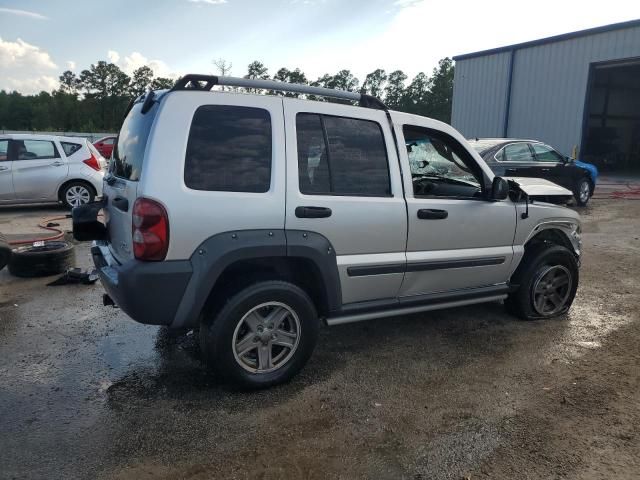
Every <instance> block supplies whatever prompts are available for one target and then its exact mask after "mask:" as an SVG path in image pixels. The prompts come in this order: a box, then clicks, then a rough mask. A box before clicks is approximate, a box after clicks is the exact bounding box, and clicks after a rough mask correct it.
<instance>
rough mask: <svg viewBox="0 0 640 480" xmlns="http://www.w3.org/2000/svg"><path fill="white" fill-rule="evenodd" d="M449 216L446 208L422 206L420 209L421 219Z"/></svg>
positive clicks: (440, 218) (437, 218)
mask: <svg viewBox="0 0 640 480" xmlns="http://www.w3.org/2000/svg"><path fill="white" fill-rule="evenodd" d="M448 216H449V212H447V211H446V210H436V209H434V208H421V209H420V210H418V218H419V219H420V220H442V219H444V218H447V217H448Z"/></svg>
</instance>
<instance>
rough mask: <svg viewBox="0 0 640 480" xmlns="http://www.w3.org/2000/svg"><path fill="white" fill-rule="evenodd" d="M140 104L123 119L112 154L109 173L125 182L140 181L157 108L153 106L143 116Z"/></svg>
mask: <svg viewBox="0 0 640 480" xmlns="http://www.w3.org/2000/svg"><path fill="white" fill-rule="evenodd" d="M141 109H142V103H141V102H140V103H137V104H135V105H134V106H133V108H132V109H131V111H130V112H129V114H128V115H127V118H125V120H124V123H123V124H122V128H121V129H120V134H119V135H118V139H117V141H116V144H115V147H114V149H113V153H112V156H111V158H112V160H113V161H112V162H111V165H112V167H111V169H112V170H111V173H113V175H115V176H116V177H120V178H124V179H126V180H132V181H134V182H135V181H138V180H140V172H141V171H142V162H143V160H144V151H145V148H146V146H147V139H148V138H149V132H150V131H151V125H152V124H153V119H154V118H155V116H156V113H157V111H158V107H157V105H156V104H153V106H152V107H151V110H149V111H148V112H147V113H145V114H144V115H143V114H142V113H140V110H141Z"/></svg>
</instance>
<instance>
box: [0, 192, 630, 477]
mask: <svg viewBox="0 0 640 480" xmlns="http://www.w3.org/2000/svg"><path fill="white" fill-rule="evenodd" d="M60 212H61V210H60V209H57V208H53V207H50V208H45V209H43V208H40V209H34V208H28V209H17V208H13V209H4V210H0V230H3V231H5V232H6V233H9V232H12V231H13V232H15V231H21V232H25V233H26V232H28V231H30V230H31V231H36V230H34V229H33V227H32V225H33V224H35V223H36V221H37V220H39V219H40V218H41V217H43V216H55V215H58V214H59V213H60ZM581 213H582V214H583V215H584V222H585V225H584V232H585V233H584V242H585V251H586V253H585V255H584V260H583V268H582V270H581V286H580V289H579V292H578V296H577V298H576V302H575V304H574V307H573V308H572V310H571V311H570V313H569V315H568V316H567V317H566V318H561V319H558V320H554V321H544V322H528V323H527V322H522V321H518V320H515V319H513V318H511V317H509V316H508V315H506V314H505V313H504V311H503V309H502V306H501V305H500V304H487V305H483V306H473V307H468V308H462V309H456V310H447V311H441V312H430V313H426V314H421V315H414V316H411V317H405V318H391V319H386V320H377V321H372V322H369V323H362V324H352V325H344V326H339V327H333V328H331V329H329V328H324V329H323V331H322V334H321V337H320V342H319V345H318V347H317V349H316V353H315V354H314V356H313V358H312V360H311V362H310V363H309V365H308V366H307V367H306V368H305V370H304V371H303V373H302V374H301V375H300V376H299V377H298V378H297V379H295V380H294V381H293V382H292V383H290V384H288V385H286V386H283V387H280V388H275V389H272V390H269V391H263V392H258V393H236V392H233V391H230V390H229V389H227V388H224V387H222V386H220V385H218V384H217V383H216V379H215V378H214V377H212V376H211V375H210V374H209V373H207V371H206V370H205V369H204V368H203V365H202V363H201V361H200V358H199V352H198V349H197V347H196V346H195V343H194V341H193V335H187V336H184V337H180V338H178V339H172V338H169V336H168V335H167V333H166V331H164V330H162V329H158V328H156V327H149V326H143V325H138V324H136V323H134V322H133V321H131V320H129V319H128V318H127V317H126V316H125V315H124V314H123V313H122V312H120V311H119V310H116V309H111V308H106V307H102V306H100V301H101V294H102V290H101V287H100V286H99V285H95V286H90V287H89V286H61V287H46V286H45V284H46V283H47V282H48V281H50V279H37V280H20V279H15V278H12V277H10V276H9V275H8V273H7V272H6V269H5V270H4V271H2V272H0V422H1V425H0V426H1V431H2V435H1V436H0V477H2V478H95V477H99V478H118V479H129V478H131V479H133V478H135V479H140V478H142V479H145V478H162V479H173V478H181V479H183V478H185V479H205V478H239V479H243V478H260V479H275V478H292V479H316V478H317V479H320V478H376V479H396V478H406V479H431V478H444V479H461V478H471V479H475V478H499V479H512V478H519V479H522V478H569V479H595V478H638V472H640V428H639V427H640V389H639V386H640V385H639V384H640V353H639V349H638V345H640V202H639V201H633V200H595V201H594V202H593V206H592V207H590V208H588V209H586V210H583V211H582V212H581ZM77 261H78V264H79V265H84V266H88V265H89V262H90V261H89V256H88V247H87V246H86V245H82V246H80V247H79V248H78V249H77Z"/></svg>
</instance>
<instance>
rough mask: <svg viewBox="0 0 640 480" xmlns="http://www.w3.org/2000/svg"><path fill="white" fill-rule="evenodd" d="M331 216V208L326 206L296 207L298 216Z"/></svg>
mask: <svg viewBox="0 0 640 480" xmlns="http://www.w3.org/2000/svg"><path fill="white" fill-rule="evenodd" d="M330 216H331V209H330V208H327V207H296V217H298V218H327V217H330Z"/></svg>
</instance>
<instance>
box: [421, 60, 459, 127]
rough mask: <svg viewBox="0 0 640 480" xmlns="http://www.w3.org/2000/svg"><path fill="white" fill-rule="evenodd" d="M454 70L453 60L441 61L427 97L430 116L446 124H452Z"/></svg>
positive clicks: (433, 76)
mask: <svg viewBox="0 0 640 480" xmlns="http://www.w3.org/2000/svg"><path fill="white" fill-rule="evenodd" d="M454 70H455V67H454V64H453V60H451V59H450V58H448V57H447V58H443V59H442V60H440V61H439V62H438V66H437V67H436V68H434V69H433V74H432V75H431V79H430V85H429V94H428V96H427V105H428V115H429V116H430V117H433V118H436V119H438V120H441V121H443V122H446V123H451V107H452V103H453V73H454Z"/></svg>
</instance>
